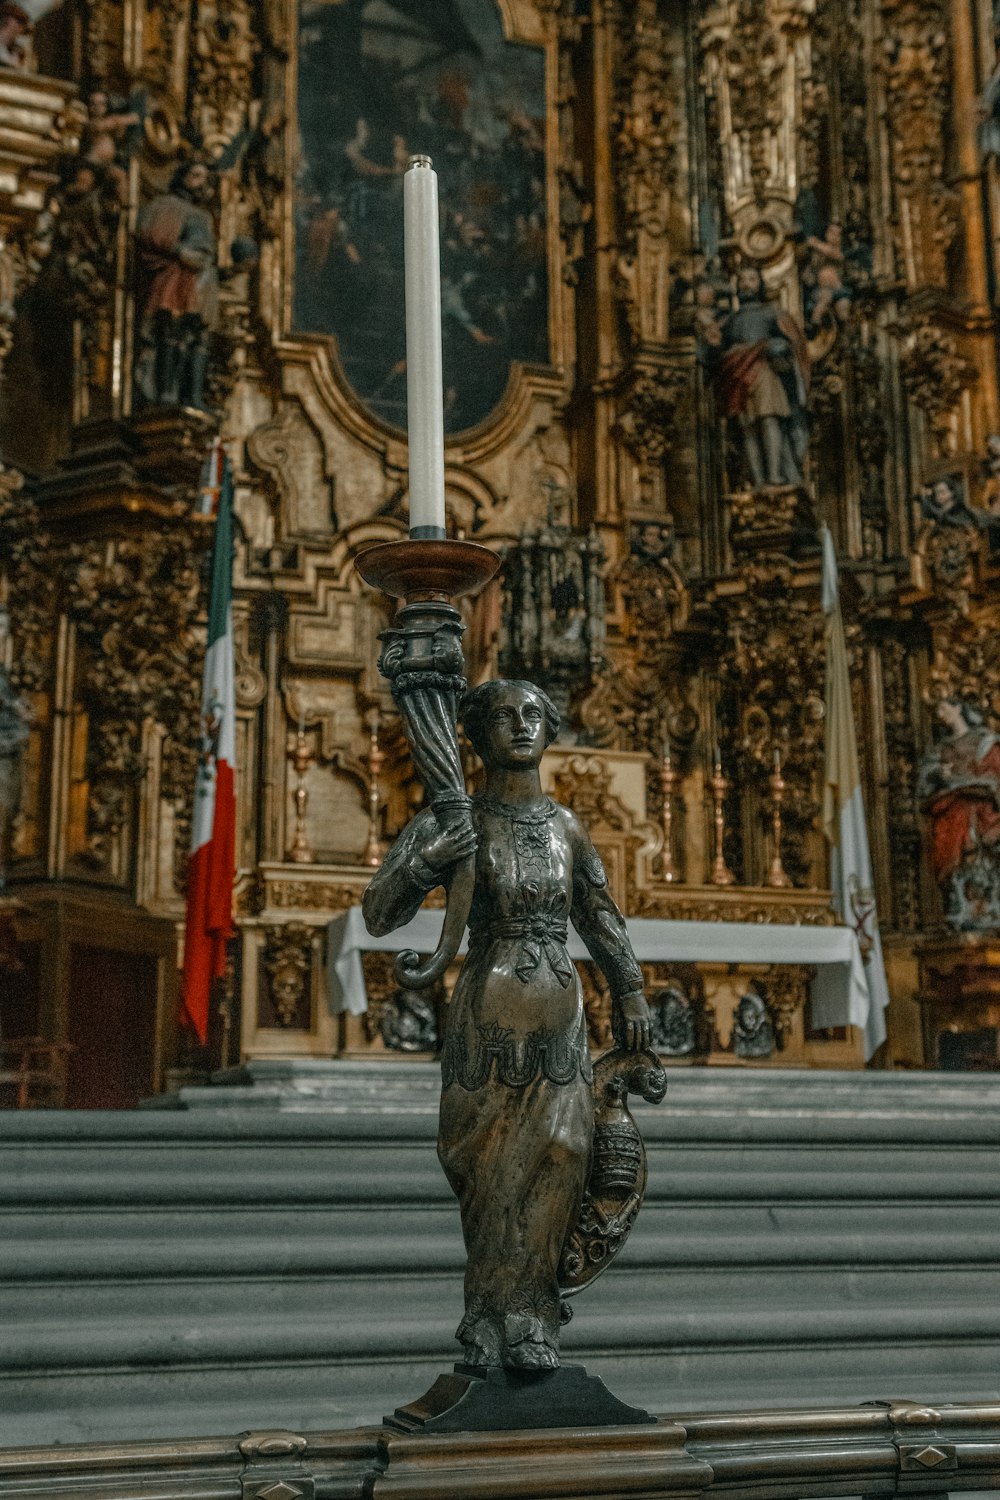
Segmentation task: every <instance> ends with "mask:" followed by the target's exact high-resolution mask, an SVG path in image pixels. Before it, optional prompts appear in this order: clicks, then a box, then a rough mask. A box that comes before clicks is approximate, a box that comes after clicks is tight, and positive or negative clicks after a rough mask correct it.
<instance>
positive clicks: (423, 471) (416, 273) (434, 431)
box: [403, 156, 445, 537]
mask: <svg viewBox="0 0 1000 1500" xmlns="http://www.w3.org/2000/svg"><path fill="white" fill-rule="evenodd" d="M403 260H404V267H405V281H406V426H407V432H408V435H409V448H410V452H409V467H410V535H411V536H412V537H429V536H436V537H442V536H444V534H445V529H444V394H443V389H442V379H441V257H440V250H439V247H438V194H437V173H436V172H435V171H434V168H433V167H432V166H431V159H430V157H429V156H411V157H410V160H409V164H408V165H407V168H406V173H405V175H404V177H403Z"/></svg>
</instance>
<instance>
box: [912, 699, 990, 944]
mask: <svg viewBox="0 0 1000 1500" xmlns="http://www.w3.org/2000/svg"><path fill="white" fill-rule="evenodd" d="M936 713H937V719H938V722H939V724H940V725H941V726H942V729H943V734H942V737H941V738H940V739H939V741H938V743H937V744H936V745H935V747H934V749H933V750H931V752H930V753H929V754H928V755H927V756H926V757H925V759H924V761H923V764H922V766H921V768H920V795H921V797H922V799H923V809H924V812H925V814H926V816H927V819H928V823H929V834H930V838H929V843H930V857H931V867H932V869H933V871H934V876H935V878H936V880H937V881H938V883H939V885H940V886H941V888H942V891H943V892H944V896H945V902H946V913H945V915H946V918H947V921H948V923H949V925H950V926H952V927H955V928H957V929H959V930H960V931H974V930H986V929H992V928H995V927H997V925H998V924H1000V737H998V736H997V735H996V734H994V733H993V731H992V730H991V729H990V728H989V727H988V726H987V724H986V720H985V717H984V715H983V714H982V713H981V711H980V710H979V709H978V708H976V707H975V706H974V705H973V704H970V703H962V702H960V701H959V700H957V699H955V698H945V699H943V700H942V701H941V702H940V703H939V704H938V706H937V710H936Z"/></svg>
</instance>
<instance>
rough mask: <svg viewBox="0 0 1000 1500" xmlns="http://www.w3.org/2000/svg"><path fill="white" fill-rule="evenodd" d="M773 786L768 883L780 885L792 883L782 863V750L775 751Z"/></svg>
mask: <svg viewBox="0 0 1000 1500" xmlns="http://www.w3.org/2000/svg"><path fill="white" fill-rule="evenodd" d="M768 785H769V786H770V788H771V841H772V845H773V849H772V853H771V867H770V869H769V870H768V872H767V884H768V885H773V886H779V887H782V888H783V887H785V886H789V885H791V883H792V882H791V880H790V879H789V877H788V872H787V871H786V869H785V867H784V865H783V864H782V863H781V804H782V802H784V800H785V787H786V785H787V783H786V781H785V778H784V777H783V776H782V774H781V751H780V750H775V752H774V770H773V771H772V772H771V775H770V777H769V779H768Z"/></svg>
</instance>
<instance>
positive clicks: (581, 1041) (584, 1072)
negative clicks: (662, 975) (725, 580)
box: [364, 682, 662, 1370]
mask: <svg viewBox="0 0 1000 1500" xmlns="http://www.w3.org/2000/svg"><path fill="white" fill-rule="evenodd" d="M461 717H462V720H463V723H464V726H465V732H466V735H467V736H468V738H469V740H470V742H471V744H472V746H473V748H474V749H475V750H476V752H477V754H478V755H479V756H480V758H481V759H482V761H483V764H484V765H485V767H486V784H485V788H484V790H483V792H482V793H481V794H480V795H479V796H477V797H474V798H473V799H472V803H471V809H470V811H469V812H468V814H467V815H465V816H463V817H461V818H458V819H456V820H454V821H453V822H452V823H451V826H449V827H447V828H445V829H442V828H441V826H440V825H439V822H438V820H437V819H436V817H435V815H434V813H433V812H432V811H431V810H429V809H427V810H424V811H423V812H421V813H419V814H418V815H417V816H416V817H415V818H414V819H413V821H412V823H410V825H409V827H408V828H407V829H406V830H405V831H404V832H403V833H402V834H401V835H400V837H399V838H398V839H397V840H396V842H395V844H394V845H393V847H392V849H391V850H390V852H389V854H388V856H387V857H386V859H385V862H384V863H383V865H382V867H381V869H379V870H378V871H377V872H376V874H375V876H374V877H373V879H372V881H371V884H370V885H369V887H368V890H367V892H366V893H365V898H364V915H365V920H366V922H367V925H368V928H369V931H370V932H372V933H373V934H384V933H388V932H391V931H393V930H394V929H395V928H397V927H399V926H401V925H402V924H403V923H405V922H407V921H409V920H410V918H411V917H412V916H413V915H414V914H415V913H416V911H417V909H418V907H419V906H420V904H421V902H422V901H423V899H424V897H425V896H426V895H427V893H428V892H429V891H430V890H432V889H433V888H434V887H435V886H438V885H445V886H448V885H449V882H450V879H451V876H452V873H453V872H454V871H455V870H456V868H458V867H459V866H460V865H461V864H462V862H463V861H464V860H466V859H468V858H469V856H470V855H472V854H474V855H475V886H474V894H473V898H472V908H471V913H470V916H469V953H468V957H467V959H466V961H465V964H464V966H463V968H462V972H461V976H460V977H459V980H458V983H457V985H456V986H455V993H454V996H453V998H452V1001H451V1005H450V1007H449V1014H448V1019H447V1025H446V1031H445V1040H444V1046H443V1051H442V1074H443V1077H442V1085H443V1087H442V1094H441V1116H440V1130H439V1134H438V1155H439V1157H440V1160H441V1163H442V1165H443V1167H444V1170H445V1173H446V1174H447V1177H448V1181H449V1182H450V1183H451V1186H452V1188H453V1189H454V1191H455V1193H456V1194H457V1196H458V1199H459V1204H460V1207H461V1214H462V1228H463V1232H464V1235H465V1244H466V1249H467V1251H468V1269H467V1272H466V1278H465V1316H464V1318H463V1319H462V1322H461V1324H460V1325H459V1329H458V1334H457V1337H458V1339H459V1341H460V1342H461V1344H462V1346H463V1348H464V1351H465V1363H466V1365H467V1366H470V1367H472V1368H482V1367H484V1366H485V1367H490V1366H494V1367H495V1366H499V1365H503V1366H506V1367H507V1368H509V1369H515V1370H551V1369H555V1368H556V1367H557V1366H558V1364H559V1329H560V1323H561V1321H562V1320H563V1319H564V1316H565V1313H564V1308H563V1304H562V1300H561V1297H560V1259H561V1257H562V1256H563V1252H564V1249H565V1248H566V1246H567V1242H568V1240H569V1238H570V1235H571V1233H572V1232H573V1230H574V1227H575V1226H576V1225H577V1223H578V1221H579V1219H580V1213H581V1206H582V1204H583V1202H584V1194H585V1189H586V1188H587V1182H588V1174H589V1172H590V1167H591V1156H592V1145H593V1138H594V1109H595V1101H594V1090H593V1087H592V1080H593V1072H592V1069H591V1063H590V1056H589V1053H588V1049H587V1031H586V1023H585V1018H584V1010H583V996H582V992H581V987H580V980H579V976H578V975H577V972H576V969H575V967H574V965H573V964H572V962H571V961H570V959H569V955H568V954H567V951H566V940H567V930H568V923H569V922H572V923H573V926H574V927H575V928H576V930H577V931H578V932H579V934H580V936H581V937H582V938H583V940H584V942H585V943H586V945H587V948H588V950H589V952H590V953H591V955H592V956H593V958H594V960H595V961H596V963H597V964H598V965H599V966H600V968H601V969H602V970H603V972H604V974H605V976H606V977H607V980H608V984H609V986H610V990H611V998H612V1006H613V1017H612V1019H613V1028H614V1035H615V1040H616V1043H617V1046H618V1048H619V1049H620V1050H621V1053H622V1054H639V1053H642V1052H645V1051H646V1049H648V1046H649V1011H648V1009H647V1006H646V1000H645V997H644V995H643V988H642V974H641V971H640V969H639V965H638V963H637V962H636V958H635V955H634V953H633V951H632V947H631V944H630V942H629V939H628V934H627V932H626V929H625V922H624V919H623V917H622V915H621V912H620V911H619V910H618V908H617V906H616V905H615V903H614V901H613V900H612V898H611V895H610V893H609V890H608V880H607V876H606V874H605V872H604V867H603V865H602V864H601V861H600V858H599V857H598V855H597V852H596V850H595V849H594V846H593V844H592V843H591V841H590V839H589V837H588V835H587V834H586V832H585V831H584V829H583V828H582V827H581V825H580V824H579V822H578V821H577V819H576V818H575V817H574V815H573V813H572V812H570V811H569V809H568V808H565V807H561V806H560V805H559V804H558V803H556V802H553V801H552V799H551V798H550V797H547V796H546V795H545V794H544V793H543V791H542V787H541V781H540V778H539V763H540V761H541V758H542V753H543V751H544V750H545V747H546V745H548V744H549V743H550V742H551V741H552V739H553V738H554V737H555V734H556V732H557V730H558V727H559V715H558V712H557V710H556V708H555V705H554V704H553V703H552V702H551V700H550V699H549V698H548V697H547V696H546V694H545V693H543V692H542V691H541V689H539V688H537V687H535V686H534V685H533V684H532V683H530V682H488V683H484V684H483V685H482V686H481V687H477V688H475V689H473V690H472V692H470V693H468V694H466V696H465V698H464V700H463V702H462V705H461ZM648 1056H649V1055H648V1053H647V1057H648ZM638 1061H639V1059H638V1058H637V1059H636V1062H637V1063H638ZM649 1061H650V1062H654V1063H655V1059H653V1058H649ZM634 1086H635V1085H633V1087H634ZM640 1087H641V1085H640ZM620 1093H621V1089H620V1090H619V1094H620ZM647 1097H653V1096H652V1095H647ZM656 1097H662V1088H661V1089H660V1092H659V1094H657V1095H656ZM639 1198H641V1189H640V1191H639V1194H638V1197H637V1198H636V1202H635V1208H634V1211H632V1216H633V1217H634V1212H637V1210H638V1201H639ZM624 1232H625V1233H627V1228H626V1229H625V1231H624ZM622 1238H624V1235H622Z"/></svg>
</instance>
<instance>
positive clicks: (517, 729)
mask: <svg viewBox="0 0 1000 1500" xmlns="http://www.w3.org/2000/svg"><path fill="white" fill-rule="evenodd" d="M544 749H545V714H544V713H543V712H542V705H541V704H540V703H539V702H538V699H537V698H536V697H535V696H534V694H532V693H526V692H525V691H524V689H523V688H518V687H509V688H505V689H504V690H503V691H501V692H499V693H498V694H497V696H496V698H495V699H494V700H493V704H492V706H491V708H490V712H489V717H488V718H487V720H486V733H485V735H484V742H483V747H482V750H483V760H484V762H485V763H486V765H487V766H489V767H490V768H491V769H495V770H498V771H518V770H521V769H522V768H523V767H525V766H537V765H538V763H539V761H540V760H541V758H542V752H543V751H544Z"/></svg>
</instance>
